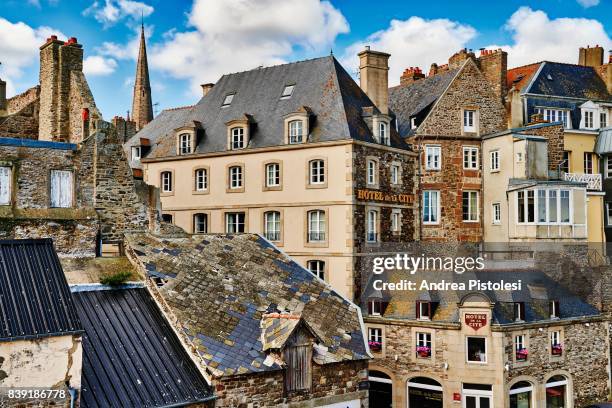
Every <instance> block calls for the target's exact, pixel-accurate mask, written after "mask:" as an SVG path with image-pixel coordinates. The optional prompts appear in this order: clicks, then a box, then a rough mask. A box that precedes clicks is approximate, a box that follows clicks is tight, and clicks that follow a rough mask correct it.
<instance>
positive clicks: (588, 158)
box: [582, 152, 596, 174]
mask: <svg viewBox="0 0 612 408" xmlns="http://www.w3.org/2000/svg"><path fill="white" fill-rule="evenodd" d="M582 156H583V160H582V163H583V167H584V174H595V173H596V171H595V170H596V169H595V153H593V152H584V153H583V154H582ZM588 164H590V165H591V169H590V172H589V171H588V170H589V169H588V167H589V166H588Z"/></svg>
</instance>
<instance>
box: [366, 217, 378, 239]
mask: <svg viewBox="0 0 612 408" xmlns="http://www.w3.org/2000/svg"><path fill="white" fill-rule="evenodd" d="M366 225H367V230H366V242H369V243H374V242H378V211H376V210H368V215H367V222H366Z"/></svg>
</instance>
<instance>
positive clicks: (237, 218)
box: [225, 212, 246, 234]
mask: <svg viewBox="0 0 612 408" xmlns="http://www.w3.org/2000/svg"><path fill="white" fill-rule="evenodd" d="M245 218H246V216H245V214H244V213H243V212H231V213H226V214H225V232H227V233H228V234H235V233H240V232H244V231H245V229H244V226H245Z"/></svg>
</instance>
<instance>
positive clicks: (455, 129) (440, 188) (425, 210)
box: [389, 50, 507, 242]
mask: <svg viewBox="0 0 612 408" xmlns="http://www.w3.org/2000/svg"><path fill="white" fill-rule="evenodd" d="M506 60H507V54H506V53H505V52H503V51H501V50H493V51H488V50H483V51H482V52H481V55H480V56H479V57H478V58H476V57H475V55H474V54H473V53H472V52H468V51H467V50H462V51H460V52H458V53H456V54H455V55H453V56H452V57H451V58H450V59H449V63H448V65H444V66H437V65H436V64H433V65H432V67H431V70H430V75H429V76H427V77H425V76H424V74H423V73H422V72H421V70H420V69H418V68H414V67H413V68H411V69H408V70H406V71H405V72H404V74H403V76H402V79H401V84H400V85H399V86H396V87H393V88H391V89H390V90H389V107H390V109H391V111H392V112H393V113H394V114H395V115H397V120H398V122H399V133H400V136H401V137H404V138H406V140H407V141H408V142H410V143H412V144H414V145H416V146H417V147H418V151H419V166H420V167H419V184H418V194H417V195H418V206H419V211H420V213H421V216H420V218H419V221H418V222H416V225H417V227H418V229H419V233H418V235H419V236H420V238H421V240H426V241H444V242H480V241H481V240H482V236H483V227H482V169H481V161H482V154H481V139H482V136H483V135H486V134H489V133H493V132H497V131H501V130H503V129H505V125H506V121H505V110H504V106H503V104H502V97H503V95H504V92H505V83H506V82H505V78H506V64H507V63H506Z"/></svg>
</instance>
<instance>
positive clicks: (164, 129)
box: [128, 56, 407, 159]
mask: <svg viewBox="0 0 612 408" xmlns="http://www.w3.org/2000/svg"><path fill="white" fill-rule="evenodd" d="M292 84H294V85H295V88H294V90H293V93H292V95H291V97H290V98H287V99H281V98H280V97H281V94H282V92H283V89H284V88H285V86H286V85H292ZM232 93H235V96H234V98H233V100H232V102H231V105H230V106H226V107H222V104H223V101H224V99H225V97H226V96H227V95H228V94H232ZM372 106H373V103H372V102H371V101H370V99H369V98H368V97H367V95H366V94H365V93H364V92H363V91H362V90H361V88H360V87H359V86H358V85H357V84H356V83H355V81H354V80H353V78H351V76H350V75H349V74H348V73H347V72H346V71H345V70H344V68H343V67H342V66H341V65H340V63H339V62H338V61H337V60H336V59H335V58H334V57H333V56H327V57H321V58H315V59H311V60H305V61H299V62H294V63H290V64H284V65H277V66H272V67H265V68H258V69H253V70H250V71H244V72H238V73H234V74H227V75H223V76H222V77H221V79H220V80H219V81H218V82H217V83H216V84H215V86H214V87H213V88H212V89H211V90H210V92H209V93H208V94H207V95H206V96H205V97H203V98H202V99H201V100H200V101H199V102H198V103H197V104H196V105H195V106H194V107H193V108H192V109H191V110H189V112H181V113H174V114H173V113H168V114H167V117H166V119H164V118H159V117H158V118H159V120H158V118H156V119H155V120H153V122H151V123H150V124H148V125H147V126H145V127H144V128H143V129H142V130H141V131H140V132H138V133H137V134H136V135H135V136H134V137H133V138H132V139H131V140H130V141H129V142H128V144H129V145H132V144H133V143H135V140H136V139H137V138H140V137H147V138H149V139H151V141H152V142H153V141H154V142H155V143H152V146H151V151H150V153H149V154H148V155H147V159H151V158H164V157H173V156H175V155H176V141H175V135H174V134H173V132H172V130H173V129H176V128H178V127H181V126H183V125H187V124H189V123H193V121H197V122H200V123H201V126H202V129H203V136H202V137H201V138H200V141H199V143H198V145H197V147H196V152H195V153H211V152H222V151H225V150H227V125H226V123H227V122H229V121H232V120H236V119H242V118H243V117H244V115H245V114H248V115H250V117H251V118H252V121H253V124H252V125H251V135H250V142H249V145H248V147H249V148H257V147H267V146H277V145H283V144H285V143H284V126H285V125H284V119H285V116H286V115H287V114H290V113H294V112H297V111H298V110H300V109H302V107H307V108H309V109H310V111H311V112H312V115H313V116H312V118H313V119H314V120H313V121H312V123H311V129H310V135H309V137H308V141H309V142H320V141H334V140H346V139H355V140H360V141H367V142H372V143H376V141H375V139H374V137H373V136H372V133H371V131H370V130H369V128H368V126H367V124H366V122H365V121H364V119H363V117H362V113H363V110H364V108H368V107H372ZM160 116H161V115H160ZM160 122H167V123H160ZM391 143H392V145H393V146H396V147H402V148H407V145H406V144H405V143H404V142H403V141H402V140H401V139H400V138H399V137H398V136H397V134H396V132H395V130H394V129H391Z"/></svg>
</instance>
